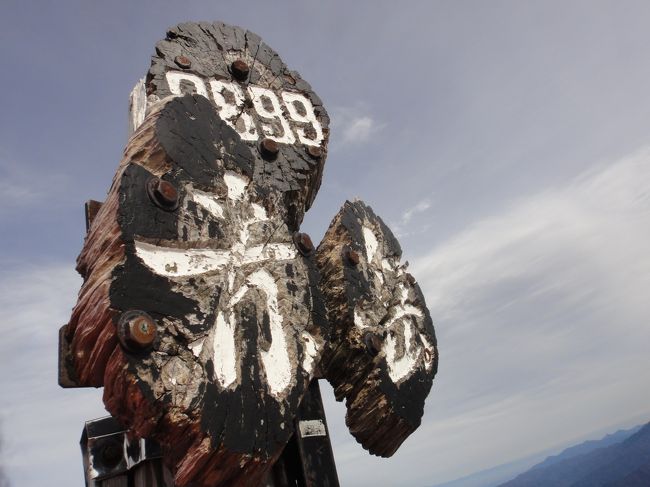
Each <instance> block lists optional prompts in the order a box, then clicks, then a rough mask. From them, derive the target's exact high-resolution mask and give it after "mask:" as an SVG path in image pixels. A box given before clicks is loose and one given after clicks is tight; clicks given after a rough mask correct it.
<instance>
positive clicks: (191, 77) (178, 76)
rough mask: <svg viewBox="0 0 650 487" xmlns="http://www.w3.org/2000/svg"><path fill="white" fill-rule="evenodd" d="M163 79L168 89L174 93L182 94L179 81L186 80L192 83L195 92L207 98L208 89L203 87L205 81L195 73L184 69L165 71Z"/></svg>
mask: <svg viewBox="0 0 650 487" xmlns="http://www.w3.org/2000/svg"><path fill="white" fill-rule="evenodd" d="M165 79H166V80H167V84H168V85H169V91H171V92H172V93H173V94H174V95H182V94H183V92H182V91H181V82H182V81H188V82H190V83H192V84H193V85H194V88H195V89H196V93H197V94H199V95H201V96H204V97H206V98H208V90H206V89H205V83H204V82H203V80H202V79H201V78H199V77H198V76H197V75H195V74H192V73H186V72H184V71H167V72H166V73H165Z"/></svg>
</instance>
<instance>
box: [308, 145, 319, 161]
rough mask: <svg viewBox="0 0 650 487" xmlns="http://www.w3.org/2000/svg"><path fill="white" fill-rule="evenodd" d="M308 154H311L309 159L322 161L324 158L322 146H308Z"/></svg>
mask: <svg viewBox="0 0 650 487" xmlns="http://www.w3.org/2000/svg"><path fill="white" fill-rule="evenodd" d="M307 154H309V157H312V158H313V159H320V158H321V157H322V156H323V151H322V150H321V148H320V146H317V145H309V146H307Z"/></svg>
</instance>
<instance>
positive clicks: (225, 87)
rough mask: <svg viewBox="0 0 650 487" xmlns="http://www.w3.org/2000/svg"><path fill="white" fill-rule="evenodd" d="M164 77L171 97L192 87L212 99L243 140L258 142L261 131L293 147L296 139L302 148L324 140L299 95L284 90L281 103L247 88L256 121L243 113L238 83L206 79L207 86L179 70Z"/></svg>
mask: <svg viewBox="0 0 650 487" xmlns="http://www.w3.org/2000/svg"><path fill="white" fill-rule="evenodd" d="M165 76H166V79H167V84H168V85H169V90H170V91H171V92H172V94H174V95H181V94H183V92H184V89H183V85H184V84H187V83H190V84H192V85H194V89H195V90H196V93H197V94H199V95H202V96H205V97H206V98H208V99H210V100H212V101H213V102H214V104H215V105H216V107H217V110H218V111H219V116H220V117H221V118H222V119H223V120H224V121H225V122H226V123H227V124H228V125H230V126H231V127H232V128H233V129H235V130H236V131H237V133H239V135H240V136H241V138H242V139H243V140H248V141H255V140H258V139H259V134H260V132H261V133H262V136H263V137H266V138H269V139H272V140H275V141H276V142H278V143H281V144H294V143H295V142H296V139H297V140H298V141H299V142H300V143H302V144H305V145H313V146H319V145H320V144H321V142H322V141H323V128H322V126H321V124H320V122H319V121H318V119H317V118H316V114H315V112H314V107H313V105H312V103H311V101H310V100H309V98H307V97H306V96H304V95H302V94H300V93H295V92H291V91H283V92H281V93H280V97H281V99H282V100H280V99H278V96H277V95H276V94H275V92H273V91H271V90H269V89H266V88H262V87H260V86H253V85H249V86H247V87H246V90H247V94H248V95H249V96H250V99H251V101H252V102H253V109H254V110H255V112H256V114H257V115H258V118H257V121H256V120H255V119H254V118H253V116H252V115H251V114H250V113H249V112H248V111H247V110H246V104H245V101H246V98H245V95H244V91H243V89H242V86H241V85H239V84H238V83H234V82H231V81H227V80H218V79H209V80H207V84H206V82H204V81H203V79H201V78H200V77H198V76H196V75H195V74H192V73H186V72H181V71H168V72H167V73H166V74H165ZM208 93H209V94H210V95H211V96H209V95H208ZM283 107H284V109H285V110H283Z"/></svg>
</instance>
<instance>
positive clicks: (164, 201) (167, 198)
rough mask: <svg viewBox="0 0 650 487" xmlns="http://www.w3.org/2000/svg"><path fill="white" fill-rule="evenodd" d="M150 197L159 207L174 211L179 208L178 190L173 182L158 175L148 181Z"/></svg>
mask: <svg viewBox="0 0 650 487" xmlns="http://www.w3.org/2000/svg"><path fill="white" fill-rule="evenodd" d="M147 194H148V195H149V199H151V201H152V202H153V203H154V204H155V205H156V206H158V207H159V208H161V209H163V210H166V211H174V210H175V209H176V208H178V191H177V190H176V188H175V187H174V185H173V184H172V183H170V182H169V181H165V180H164V179H160V178H157V177H153V178H150V179H149V180H148V181H147Z"/></svg>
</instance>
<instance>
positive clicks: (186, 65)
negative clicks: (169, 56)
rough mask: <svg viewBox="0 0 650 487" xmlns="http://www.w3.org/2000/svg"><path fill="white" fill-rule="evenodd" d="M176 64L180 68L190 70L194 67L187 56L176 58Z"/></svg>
mask: <svg viewBox="0 0 650 487" xmlns="http://www.w3.org/2000/svg"><path fill="white" fill-rule="evenodd" d="M174 62H175V63H176V64H177V65H178V67H179V68H183V69H190V68H191V67H192V61H190V59H189V58H188V57H187V56H176V57H175V58H174Z"/></svg>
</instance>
